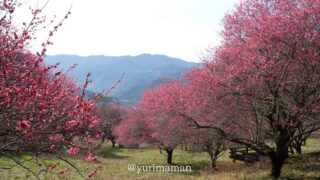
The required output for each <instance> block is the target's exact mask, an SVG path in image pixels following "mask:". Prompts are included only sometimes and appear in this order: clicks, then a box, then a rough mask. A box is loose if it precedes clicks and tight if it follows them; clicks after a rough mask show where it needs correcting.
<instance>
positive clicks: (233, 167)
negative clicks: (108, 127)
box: [0, 139, 320, 180]
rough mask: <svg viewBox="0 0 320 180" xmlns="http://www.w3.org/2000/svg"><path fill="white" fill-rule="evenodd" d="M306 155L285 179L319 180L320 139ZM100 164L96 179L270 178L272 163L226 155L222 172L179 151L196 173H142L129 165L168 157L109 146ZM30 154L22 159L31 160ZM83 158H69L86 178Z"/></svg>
mask: <svg viewBox="0 0 320 180" xmlns="http://www.w3.org/2000/svg"><path fill="white" fill-rule="evenodd" d="M303 151H304V154H303V155H302V156H293V157H291V158H290V159H289V160H288V162H287V164H286V165H285V166H284V168H283V173H282V177H283V178H285V179H318V178H320V139H317V140H316V139H310V140H308V141H307V146H305V147H303ZM98 156H99V163H100V164H101V165H102V168H100V169H99V170H98V174H97V175H96V176H95V177H94V178H93V179H181V180H182V179H219V180H220V179H269V170H270V163H269V161H268V159H267V158H266V159H263V160H262V161H260V162H259V163H255V164H249V165H247V164H244V163H242V162H236V163H233V162H232V161H231V160H230V159H229V158H228V152H226V153H225V154H224V155H223V156H222V157H221V158H220V159H219V160H218V163H217V165H218V168H219V169H218V170H216V171H213V170H212V169H211V168H210V160H209V159H208V155H207V154H206V153H190V152H185V151H181V150H176V151H175V152H174V156H173V162H174V164H175V165H178V166H180V165H181V166H185V165H188V166H191V168H192V172H191V173H190V172H180V173H179V172H176V173H172V172H170V173H168V172H167V173H164V172H140V173H138V172H137V171H128V165H129V164H135V165H164V166H166V154H165V152H163V154H160V153H159V151H158V150H157V149H150V148H142V149H124V148H117V147H116V148H112V147H110V146H109V145H107V146H106V147H103V148H102V149H101V150H100V151H98ZM28 158H29V157H28V156H27V155H23V156H21V159H25V160H27V159H28ZM82 159H83V157H81V156H77V157H72V158H71V157H68V160H69V161H71V162H73V163H74V164H75V165H76V166H77V167H79V169H81V172H83V174H84V175H85V176H87V174H88V173H89V172H91V171H92V170H93V169H94V168H95V167H96V164H95V163H87V162H84V161H83V160H82ZM51 162H58V160H52V159H45V158H44V160H42V161H41V162H39V163H40V164H42V165H41V166H37V165H35V163H32V162H26V163H25V165H26V166H27V167H29V168H31V169H33V170H37V169H40V168H42V167H43V164H46V163H51ZM10 164H11V163H10V161H8V159H7V158H5V157H0V165H1V166H3V165H7V166H9V165H10ZM65 167H66V163H64V162H61V161H60V165H59V166H58V168H57V169H56V170H55V172H57V173H59V172H60V171H61V170H62V169H64V168H65ZM0 174H1V177H0V179H32V178H33V177H32V175H31V174H30V173H28V172H27V171H26V170H23V169H22V168H13V169H11V170H3V169H2V170H1V169H0ZM80 178H81V177H80V176H79V174H77V173H76V172H75V170H72V172H71V173H69V174H67V175H65V176H60V175H59V174H48V175H47V176H46V177H44V176H43V179H80Z"/></svg>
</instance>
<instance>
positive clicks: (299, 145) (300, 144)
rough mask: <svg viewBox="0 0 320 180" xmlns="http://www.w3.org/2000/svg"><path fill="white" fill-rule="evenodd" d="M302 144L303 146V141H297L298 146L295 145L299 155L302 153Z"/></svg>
mask: <svg viewBox="0 0 320 180" xmlns="http://www.w3.org/2000/svg"><path fill="white" fill-rule="evenodd" d="M301 146H302V143H297V145H296V147H295V149H296V151H297V153H298V154H299V155H301V154H302V148H301Z"/></svg>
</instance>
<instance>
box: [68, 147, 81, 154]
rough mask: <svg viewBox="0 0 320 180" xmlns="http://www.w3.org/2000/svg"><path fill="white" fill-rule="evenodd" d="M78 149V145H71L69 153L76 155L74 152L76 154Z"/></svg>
mask: <svg viewBox="0 0 320 180" xmlns="http://www.w3.org/2000/svg"><path fill="white" fill-rule="evenodd" d="M79 150H80V148H78V147H72V148H70V149H69V153H70V154H71V155H76V154H78V152H79Z"/></svg>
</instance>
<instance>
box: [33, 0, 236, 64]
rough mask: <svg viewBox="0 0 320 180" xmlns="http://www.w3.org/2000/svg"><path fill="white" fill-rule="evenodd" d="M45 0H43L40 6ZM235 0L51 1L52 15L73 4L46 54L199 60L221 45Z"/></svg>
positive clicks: (49, 6)
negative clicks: (224, 22) (226, 18)
mask: <svg viewBox="0 0 320 180" xmlns="http://www.w3.org/2000/svg"><path fill="white" fill-rule="evenodd" d="M44 1H45V0H40V4H41V2H44ZM27 2H28V3H30V2H31V0H29V1H27ZM33 2H34V0H33ZM236 2H238V0H90V1H89V0H51V1H50V2H49V4H48V5H47V7H46V9H45V11H44V13H45V14H47V15H48V17H50V16H52V15H53V14H56V15H57V17H58V18H59V17H62V16H63V15H64V14H65V12H67V10H68V8H69V6H70V5H71V4H72V11H71V12H72V14H71V16H70V18H69V19H67V21H65V23H64V25H63V26H62V28H61V29H60V30H59V32H58V33H57V34H55V36H54V38H53V41H54V43H55V44H54V45H53V46H51V47H50V48H49V49H48V54H75V55H82V56H87V55H108V56H120V55H138V54H142V53H150V54H164V55H168V56H172V57H178V58H182V59H184V60H187V61H196V62H198V61H199V59H200V57H201V54H202V53H203V52H204V51H205V49H206V48H208V47H209V46H215V45H217V44H218V42H219V35H218V31H219V29H221V28H222V26H221V20H222V18H223V17H224V15H225V13H227V12H228V11H230V10H232V9H233V8H234V4H235V3H236ZM39 44H40V42H39ZM35 47H36V46H35Z"/></svg>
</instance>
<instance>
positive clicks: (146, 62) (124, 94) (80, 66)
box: [45, 54, 199, 103]
mask: <svg viewBox="0 0 320 180" xmlns="http://www.w3.org/2000/svg"><path fill="white" fill-rule="evenodd" d="M58 62H59V63H60V65H59V68H58V69H59V70H62V71H64V72H66V71H67V70H68V69H69V68H70V67H71V66H72V65H73V64H77V66H76V68H75V69H74V70H73V71H71V72H68V73H67V74H68V75H69V76H71V77H73V78H75V79H76V81H77V84H79V85H80V84H83V83H84V81H85V78H86V74H87V73H88V72H90V73H92V76H91V80H92V83H91V84H90V85H89V86H88V90H90V91H93V92H102V91H103V90H107V89H110V88H111V87H112V86H113V85H114V84H115V83H116V82H117V81H118V80H119V79H120V78H121V76H122V74H124V76H123V78H122V79H121V83H120V84H118V85H117V87H116V88H115V89H114V90H113V91H112V92H111V96H113V97H115V98H118V99H119V100H120V101H123V102H126V103H136V102H137V101H138V100H139V99H140V96H141V94H142V92H143V91H144V90H145V89H147V88H150V87H154V86H156V85H158V84H160V83H162V82H163V81H164V79H170V78H178V77H181V76H182V75H183V74H184V73H185V72H186V71H189V70H191V69H192V68H194V67H196V66H198V65H199V64H197V63H192V62H187V61H184V60H182V59H178V58H172V57H168V56H164V55H150V54H141V55H138V56H87V57H82V56H75V55H52V56H47V57H46V58H45V63H46V64H48V65H54V64H56V63H58Z"/></svg>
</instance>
